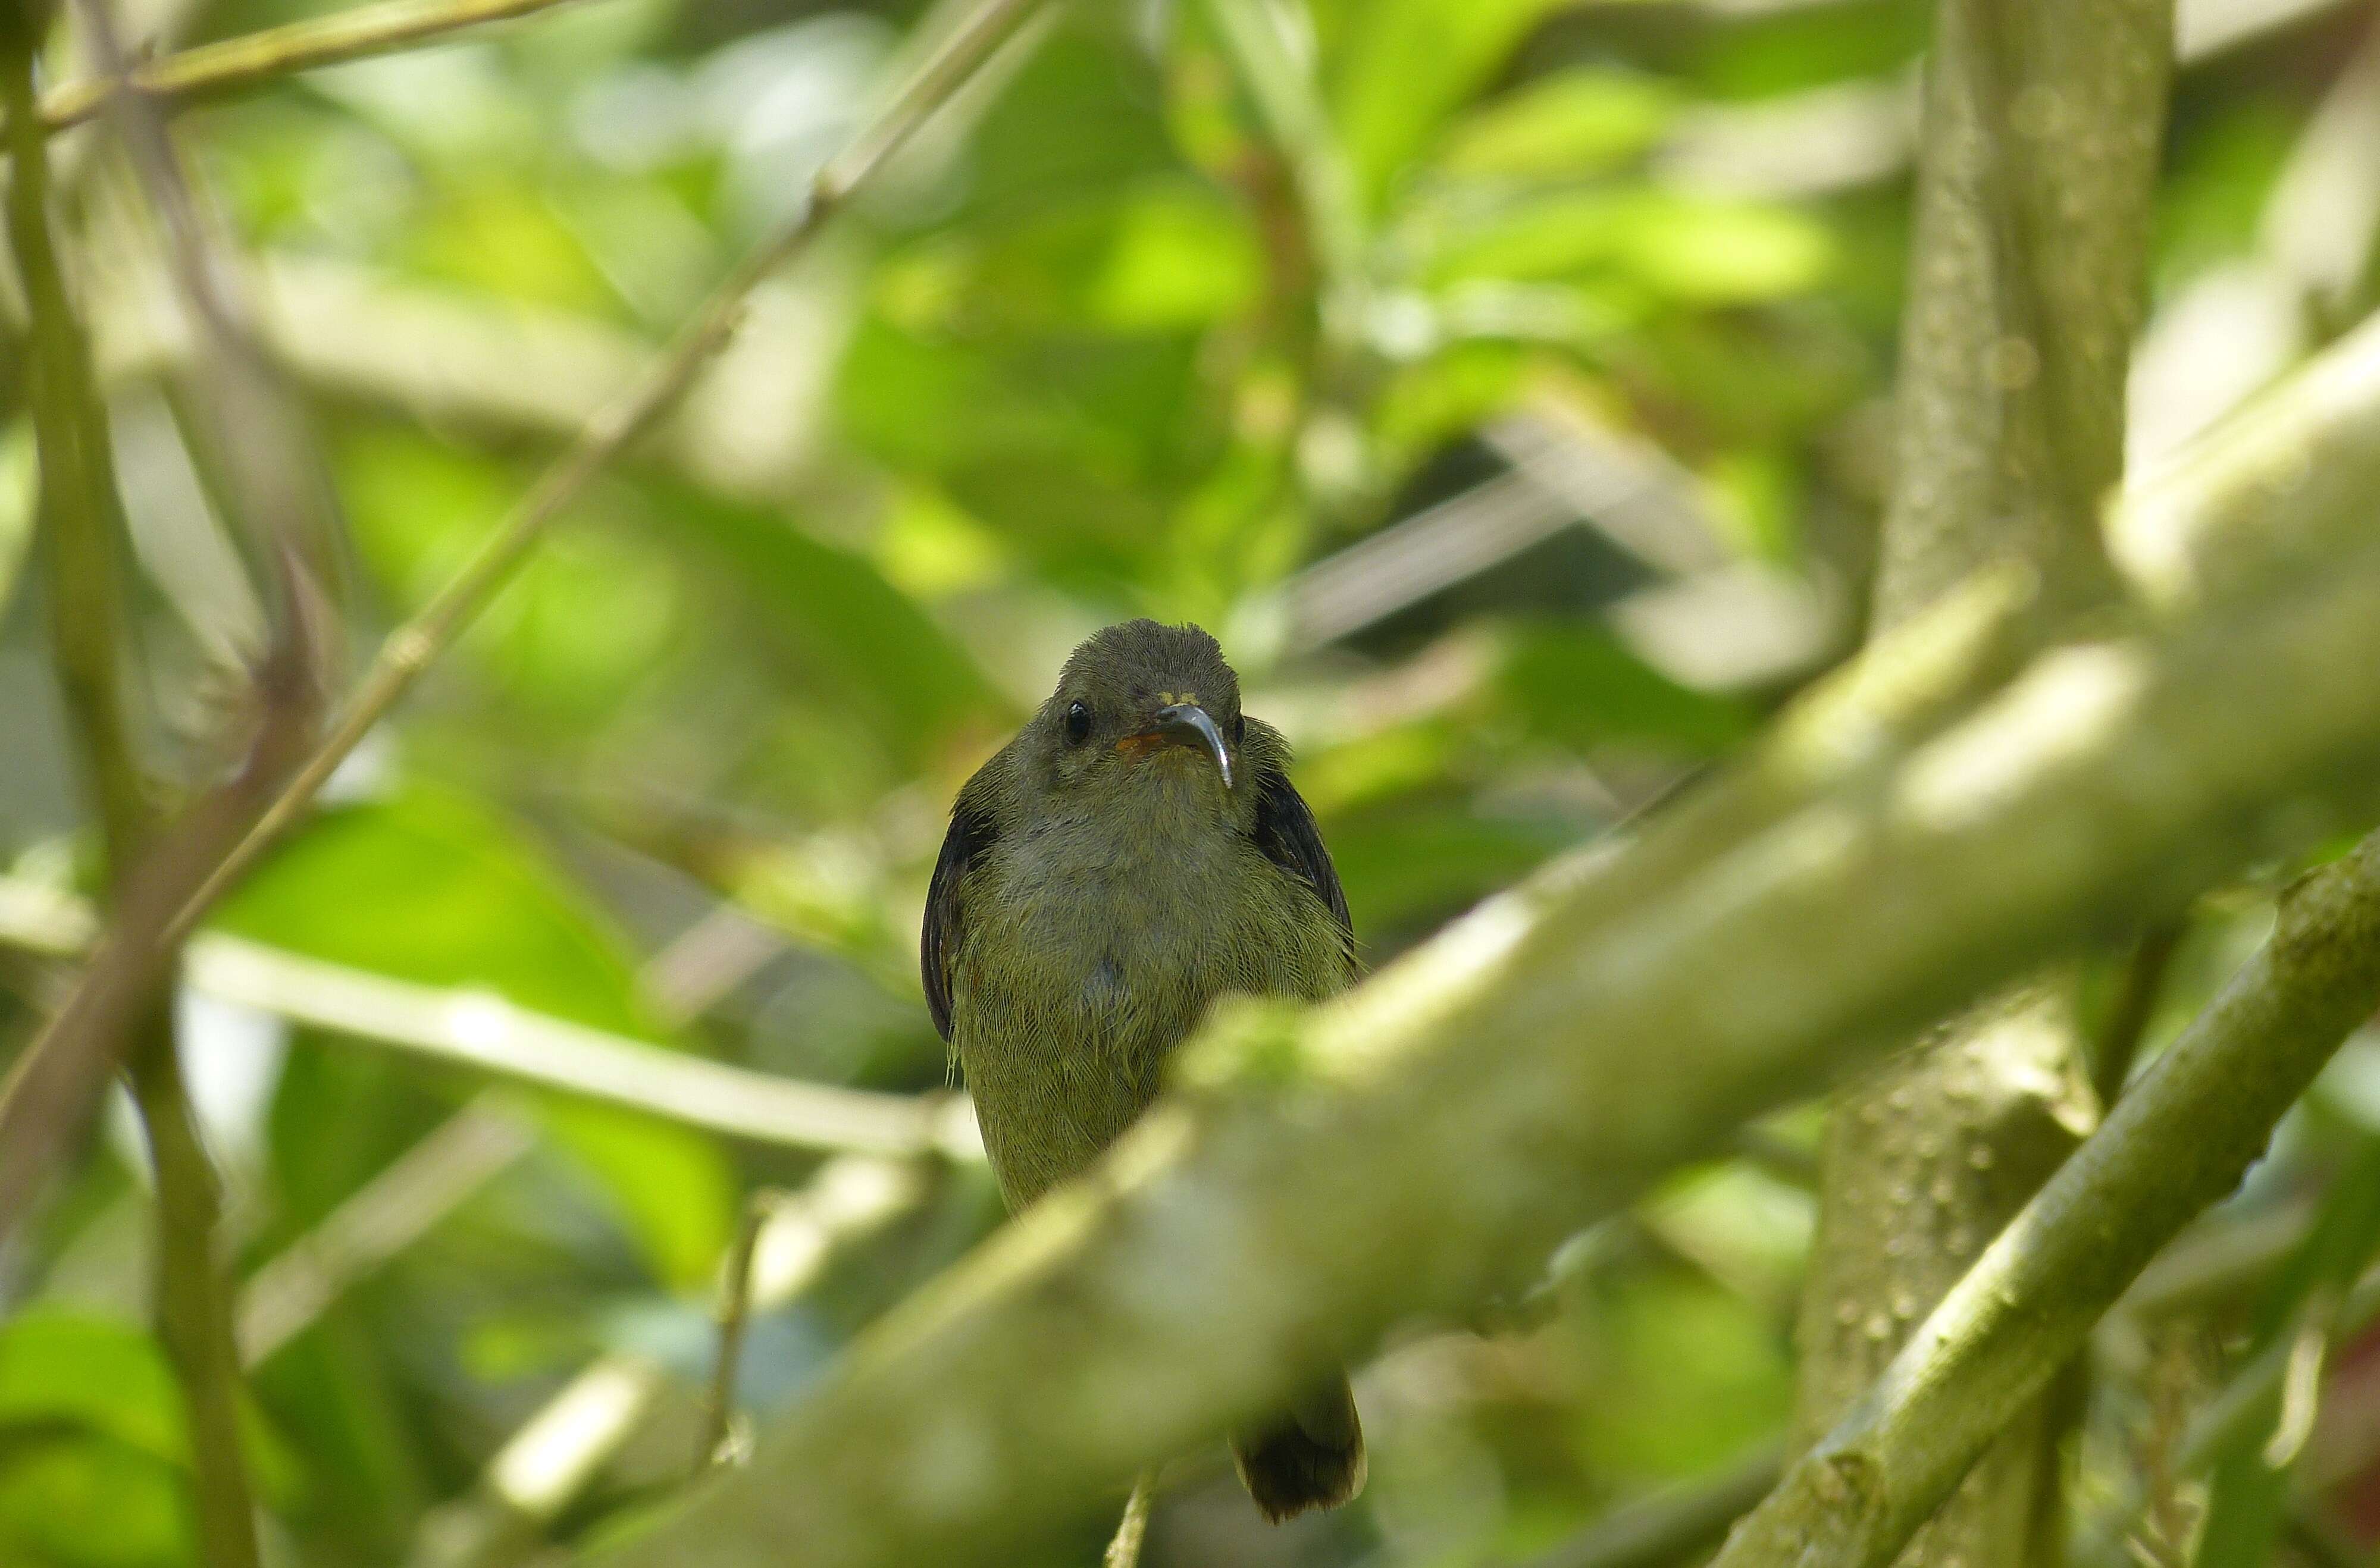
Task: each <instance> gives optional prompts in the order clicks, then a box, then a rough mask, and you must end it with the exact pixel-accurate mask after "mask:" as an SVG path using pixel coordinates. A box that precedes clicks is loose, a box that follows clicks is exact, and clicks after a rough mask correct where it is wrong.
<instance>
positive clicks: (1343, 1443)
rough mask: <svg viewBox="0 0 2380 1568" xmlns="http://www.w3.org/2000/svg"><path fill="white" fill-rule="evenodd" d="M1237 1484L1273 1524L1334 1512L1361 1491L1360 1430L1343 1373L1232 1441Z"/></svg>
mask: <svg viewBox="0 0 2380 1568" xmlns="http://www.w3.org/2000/svg"><path fill="white" fill-rule="evenodd" d="M1232 1457H1233V1460H1235V1461H1237V1463H1238V1465H1239V1467H1240V1481H1241V1483H1242V1484H1243V1485H1245V1487H1246V1488H1247V1489H1248V1495H1249V1496H1250V1497H1252V1498H1254V1499H1256V1502H1257V1509H1258V1510H1259V1511H1260V1512H1262V1513H1263V1514H1264V1516H1265V1517H1266V1518H1268V1519H1269V1520H1271V1521H1272V1522H1273V1523H1274V1524H1276V1525H1278V1524H1280V1523H1281V1521H1283V1520H1285V1519H1290V1518H1293V1517H1295V1516H1296V1515H1297V1514H1303V1513H1305V1511H1306V1510H1307V1509H1309V1508H1336V1507H1338V1506H1339V1505H1340V1504H1341V1503H1342V1502H1347V1501H1348V1500H1349V1499H1350V1498H1352V1497H1354V1495H1355V1494H1356V1493H1357V1492H1359V1491H1361V1490H1364V1429H1363V1428H1362V1426H1360V1425H1359V1424H1358V1423H1357V1422H1356V1420H1355V1396H1354V1393H1352V1392H1350V1391H1349V1389H1348V1387H1347V1374H1346V1373H1344V1372H1333V1373H1331V1374H1330V1379H1329V1381H1325V1382H1323V1383H1321V1384H1319V1385H1318V1386H1317V1387H1316V1388H1315V1389H1314V1391H1313V1392H1312V1393H1308V1394H1307V1395H1306V1396H1305V1398H1303V1399H1301V1400H1299V1401H1298V1402H1297V1403H1296V1404H1295V1405H1293V1406H1291V1407H1290V1408H1289V1409H1288V1410H1286V1411H1284V1412H1282V1413H1281V1415H1278V1416H1275V1417H1272V1418H1270V1419H1269V1420H1266V1421H1262V1422H1259V1423H1257V1425H1255V1426H1252V1427H1250V1428H1248V1429H1246V1430H1245V1431H1241V1432H1235V1433H1233V1436H1232Z"/></svg>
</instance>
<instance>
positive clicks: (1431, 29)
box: [1330, 0, 1560, 204]
mask: <svg viewBox="0 0 2380 1568" xmlns="http://www.w3.org/2000/svg"><path fill="white" fill-rule="evenodd" d="M1559 5H1560V0H1465V3H1464V4H1462V5H1456V6H1450V5H1445V4H1443V3H1442V0H1378V3H1377V4H1373V5H1368V6H1362V7H1360V19H1359V21H1358V22H1356V23H1355V24H1354V25H1352V26H1350V28H1349V29H1348V32H1347V36H1346V38H1345V39H1344V41H1343V47H1344V51H1345V58H1344V60H1343V61H1342V62H1340V63H1338V68H1337V70H1336V71H1335V72H1333V73H1331V74H1332V76H1333V78H1334V79H1333V80H1332V82H1331V84H1330V103H1331V106H1332V108H1333V109H1334V110H1335V111H1336V115H1337V119H1338V122H1339V133H1340V137H1341V139H1342V141H1343V142H1344V143H1345V148H1346V154H1347V158H1348V161H1349V163H1351V164H1352V165H1353V166H1354V170H1355V177H1356V180H1357V182H1358V184H1359V185H1360V186H1361V187H1362V189H1363V191H1364V193H1365V195H1366V198H1367V199H1369V200H1370V201H1371V202H1373V203H1375V204H1377V203H1378V200H1379V198H1380V197H1381V195H1382V194H1383V193H1384V192H1385V191H1386V190H1387V188H1388V187H1389V185H1390V181H1391V180H1392V179H1393V177H1394V176H1395V175H1396V173H1397V172H1398V170H1399V169H1400V168H1402V167H1403V165H1404V164H1405V163H1407V162H1408V161H1409V160H1410V159H1412V158H1413V157H1414V155H1415V153H1417V152H1419V151H1421V150H1422V148H1423V147H1425V146H1427V144H1428V142H1429V139H1430V138H1431V136H1432V134H1433V133H1434V132H1436V130H1437V129H1438V127H1439V125H1440V124H1441V123H1442V122H1443V121H1444V120H1445V119H1446V117H1447V116H1448V115H1450V114H1451V113H1452V112H1453V111H1454V110H1455V109H1456V108H1458V107H1460V106H1461V105H1462V104H1463V103H1464V102H1465V101H1466V100H1468V99H1469V98H1470V97H1471V95H1472V94H1473V93H1475V92H1476V91H1477V90H1479V88H1480V87H1481V86H1482V85H1483V84H1484V83H1485V82H1486V81H1487V80H1488V78H1489V77H1491V76H1492V75H1493V74H1494V73H1495V72H1496V71H1497V69H1498V68H1499V67H1500V66H1502V65H1503V63H1504V61H1505V60H1506V59H1507V58H1508V57H1509V56H1510V55H1511V54H1512V50H1513V49H1514V48H1515V47H1516V46H1517V45H1518V44H1519V43H1520V42H1521V40H1522V39H1523V38H1524V36H1525V35H1526V34H1527V33H1528V31H1529V30H1530V29H1531V28H1533V27H1535V26H1536V24H1537V22H1538V20H1539V19H1540V18H1543V17H1545V16H1547V15H1548V13H1550V12H1552V11H1553V10H1555V9H1556V8H1558V6H1559Z"/></svg>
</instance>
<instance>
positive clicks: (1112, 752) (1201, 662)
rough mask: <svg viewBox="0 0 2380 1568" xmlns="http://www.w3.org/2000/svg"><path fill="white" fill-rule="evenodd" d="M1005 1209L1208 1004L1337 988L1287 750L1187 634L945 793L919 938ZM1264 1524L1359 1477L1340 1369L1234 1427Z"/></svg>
mask: <svg viewBox="0 0 2380 1568" xmlns="http://www.w3.org/2000/svg"><path fill="white" fill-rule="evenodd" d="M919 967H920V968H921V969H922V970H923V971H924V977H925V983H926V1000H927V1005H928V1007H929V1009H930V1010H931V1011H932V1013H933V1018H934V1027H935V1028H936V1029H937V1030H939V1031H941V1036H942V1039H943V1040H944V1041H945V1042H946V1043H948V1044H949V1045H950V1047H951V1048H952V1050H953V1053H954V1054H955V1055H956V1057H957V1060H958V1065H959V1068H960V1071H961V1072H962V1073H963V1074H964V1075H965V1080H966V1085H967V1088H968V1091H969V1092H971V1093H972V1094H973V1095H974V1097H975V1111H976V1119H977V1123H978V1124H979V1125H980V1126H981V1128H982V1129H983V1143H984V1149H985V1152H987V1153H988V1154H990V1158H991V1168H992V1173H993V1175H994V1176H997V1177H998V1179H999V1182H1000V1189H1001V1194H1002V1197H1003V1198H1004V1199H1005V1200H1006V1201H1007V1204H1008V1207H1009V1210H1010V1212H1014V1211H1016V1210H1019V1209H1022V1208H1024V1207H1025V1206H1026V1204H1028V1203H1030V1202H1032V1201H1033V1200H1035V1199H1037V1198H1038V1197H1040V1196H1041V1194H1042V1193H1044V1192H1045V1191H1047V1190H1049V1188H1051V1187H1052V1186H1055V1185H1056V1184H1057V1183H1059V1182H1062V1181H1064V1180H1066V1179H1067V1178H1068V1177H1070V1176H1075V1175H1076V1174H1078V1173H1079V1172H1081V1171H1082V1170H1083V1169H1084V1168H1085V1167H1087V1165H1089V1164H1091V1162H1092V1161H1093V1160H1095V1159H1097V1158H1098V1157H1099V1152H1100V1151H1102V1150H1104V1149H1105V1148H1107V1146H1108V1145H1109V1144H1110V1143H1111V1142H1113V1141H1114V1140H1115V1139H1116V1137H1117V1135H1118V1134H1120V1133H1122V1132H1123V1130H1124V1128H1127V1127H1129V1126H1130V1125H1131V1124H1132V1122H1133V1121H1134V1119H1135V1117H1137V1116H1139V1115H1140V1114H1141V1112H1142V1111H1144V1110H1146V1109H1147V1106H1148V1104H1149V1102H1150V1101H1151V1100H1152V1099H1154V1098H1155V1097H1156V1095H1157V1092H1158V1088H1159V1085H1160V1080H1161V1078H1162V1076H1163V1070H1164V1067H1165V1061H1166V1058H1167V1057H1168V1056H1169V1055H1172V1051H1173V1048H1174V1047H1175V1046H1176V1045H1179V1044H1180V1043H1182V1041H1183V1040H1184V1037H1185V1036H1187V1035H1188V1034H1189V1033H1190V1031H1192V1030H1193V1029H1195V1028H1196V1026H1197V1024H1198V1022H1199V1020H1200V1019H1201V1018H1203V1017H1204V1016H1205V1014H1206V1012H1207V1009H1208V1007H1210V1006H1211V1005H1212V1004H1213V1003H1214V1001H1215V999H1216V998H1217V997H1219V996H1221V995H1224V994H1226V993H1229V992H1238V993H1243V994H1245V995H1254V996H1278V997H1289V998H1296V999H1303V1000H1308V1001H1314V1000H1319V999H1321V998H1322V997H1325V996H1329V995H1331V994H1333V993H1334V992H1337V991H1340V990H1342V989H1343V988H1344V987H1346V986H1347V985H1348V984H1349V983H1352V982H1353V981H1354V978H1355V975H1356V972H1357V961H1356V956H1355V936H1354V925H1353V923H1352V922H1350V920H1349V919H1348V916H1347V895H1346V893H1345V892H1344V890H1343V889H1342V888H1341V887H1340V886H1339V874H1338V872H1337V871H1336V870H1334V869H1333V868H1332V866H1331V864H1330V850H1327V849H1325V848H1324V847H1323V843H1322V835H1321V833H1320V831H1319V830H1318V828H1317V827H1316V826H1315V822H1314V814H1313V813H1312V812H1311V811H1310V810H1308V809H1307V807H1306V804H1305V801H1304V799H1302V798H1301V797H1300V796H1299V795H1298V792H1297V790H1295V789H1294V788H1293V787H1292V786H1291V784H1290V781H1289V742H1286V741H1284V740H1283V739H1282V738H1281V732H1280V731H1279V730H1275V729H1273V728H1272V726H1270V725H1269V724H1267V723H1265V722H1263V721H1262V720H1261V719H1255V718H1249V717H1248V716H1247V715H1246V714H1245V713H1244V712H1242V711H1241V709H1240V682H1239V678H1238V677H1237V676H1236V675H1234V674H1233V672H1232V667H1231V666H1230V665H1229V664H1227V663H1225V662H1224V660H1223V650H1222V649H1221V647H1220V646H1219V645H1217V644H1216V642H1215V639H1214V638H1213V637H1211V636H1208V634H1207V633H1205V632H1203V631H1201V630H1199V629H1198V628H1197V627H1196V626H1164V625H1160V624H1159V623H1157V622H1156V621H1126V622H1124V623H1123V624H1122V625H1118V626H1111V627H1109V628H1107V629H1106V630H1105V631H1102V632H1099V633H1095V634H1094V635H1092V636H1091V637H1090V638H1089V639H1088V640H1087V641H1086V642H1085V643H1084V644H1083V645H1081V646H1080V647H1078V648H1076V649H1075V651H1074V653H1073V654H1072V655H1071V656H1070V657H1068V658H1067V660H1066V664H1065V668H1064V669H1063V670H1062V672H1061V673H1060V675H1059V677H1058V689H1057V690H1056V691H1055V692H1054V693H1052V694H1050V700H1049V701H1047V702H1045V703H1043V704H1042V705H1041V706H1040V708H1039V710H1038V711H1037V712H1036V713H1035V714H1034V715H1033V717H1032V718H1030V719H1028V720H1027V721H1026V725H1025V727H1024V729H1023V730H1020V731H1018V733H1017V736H1016V738H1015V739H1014V740H1013V741H1011V742H1008V744H1007V745H1005V746H1003V747H1002V748H1001V750H1000V752H999V754H996V755H995V756H993V757H992V759H991V760H990V762H987V763H985V764H984V765H983V766H982V768H981V769H979V770H978V771H977V773H976V775H975V777H974V778H970V779H968V780H967V781H966V784H965V786H964V787H963V788H962V789H961V790H959V793H958V800H957V802H956V803H955V804H954V805H953V807H952V808H951V826H950V831H949V833H948V834H947V836H945V837H944V838H943V839H942V850H941V858H940V859H939V860H937V861H936V862H935V864H934V875H933V881H932V883H931V885H930V887H929V890H928V892H927V896H926V921H925V931H924V934H923V936H922V939H921V941H920V943H919ZM1232 1453H1233V1458H1234V1459H1235V1460H1236V1461H1237V1462H1238V1465H1239V1472H1240V1479H1241V1480H1242V1481H1243V1482H1244V1483H1245V1485H1246V1487H1247V1489H1248V1495H1249V1496H1251V1497H1253V1498H1254V1499H1255V1500H1256V1504H1257V1508H1258V1509H1259V1510H1261V1511H1262V1512H1263V1514H1264V1515H1265V1517H1267V1518H1268V1519H1270V1520H1272V1521H1273V1522H1274V1523H1276V1524H1278V1523H1280V1522H1281V1521H1282V1520H1284V1519H1287V1518H1290V1517H1291V1516H1293V1515H1294V1514H1300V1513H1303V1512H1304V1511H1305V1510H1306V1509H1309V1508H1335V1507H1337V1506H1338V1505H1339V1504H1341V1503H1342V1502H1346V1501H1347V1500H1348V1499H1350V1498H1352V1497H1354V1495H1355V1493H1356V1492H1357V1491H1358V1490H1360V1489H1361V1488H1362V1487H1363V1484H1364V1434H1363V1429H1362V1428H1361V1426H1360V1425H1359V1424H1358V1423H1357V1421H1356V1418H1355V1402H1354V1395H1353V1394H1352V1393H1350V1392H1349V1390H1348V1387H1347V1376H1346V1373H1345V1372H1344V1371H1341V1370H1333V1371H1331V1372H1330V1374H1329V1375H1328V1376H1327V1377H1325V1378H1323V1379H1321V1380H1320V1381H1318V1383H1317V1384H1316V1386H1315V1387H1314V1388H1312V1389H1311V1390H1309V1391H1308V1392H1307V1393H1305V1395H1304V1396H1303V1397H1301V1398H1299V1399H1298V1400H1297V1401H1296V1403H1295V1404H1294V1405H1293V1406H1292V1407H1291V1408H1290V1409H1288V1410H1286V1411H1283V1412H1282V1413H1281V1414H1280V1415H1278V1416H1276V1417H1272V1418H1270V1419H1269V1420H1265V1421H1262V1422H1259V1423H1257V1424H1256V1425H1254V1426H1252V1427H1250V1428H1248V1429H1245V1430H1243V1431H1240V1432H1237V1433H1234V1434H1233V1437H1232Z"/></svg>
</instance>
